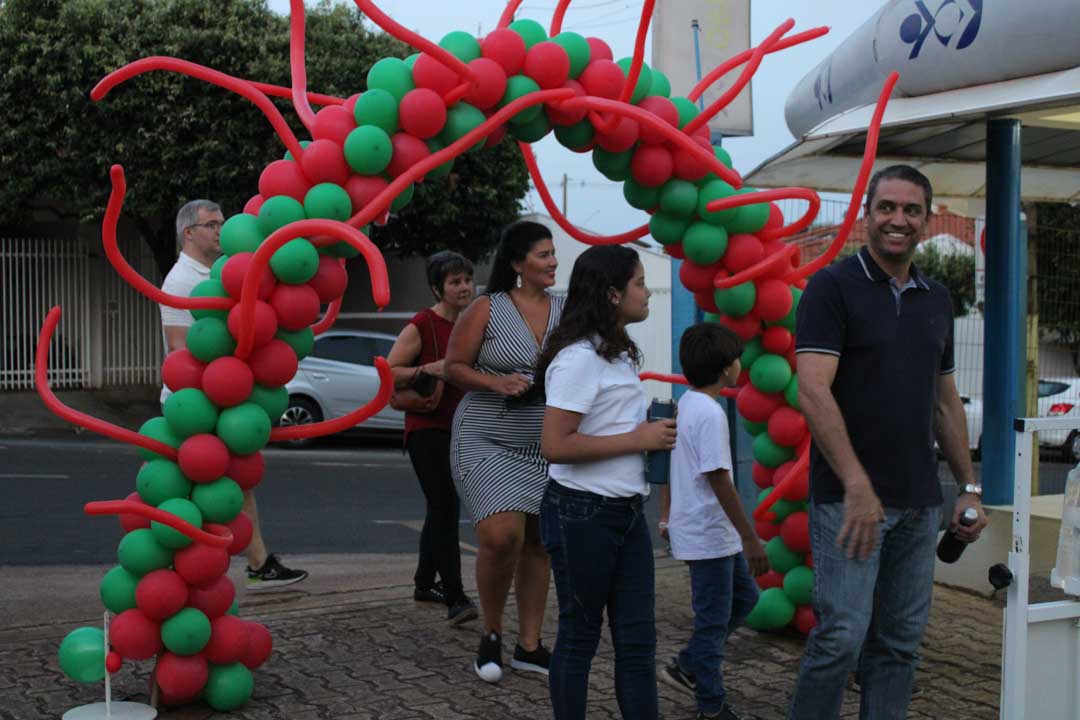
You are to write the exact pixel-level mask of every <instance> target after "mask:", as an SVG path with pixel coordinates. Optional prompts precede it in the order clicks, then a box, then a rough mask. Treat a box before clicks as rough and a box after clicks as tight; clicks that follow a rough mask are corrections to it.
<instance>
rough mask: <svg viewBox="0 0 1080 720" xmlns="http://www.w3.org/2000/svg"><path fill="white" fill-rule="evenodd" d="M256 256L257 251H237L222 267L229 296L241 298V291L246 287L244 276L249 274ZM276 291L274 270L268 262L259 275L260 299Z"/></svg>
mask: <svg viewBox="0 0 1080 720" xmlns="http://www.w3.org/2000/svg"><path fill="white" fill-rule="evenodd" d="M254 258H255V253H249V252H242V253H236V254H235V255H233V256H232V257H230V258H229V259H228V260H226V261H225V266H224V267H222V268H221V284H222V285H224V286H225V292H227V293H229V296H230V297H232V299H233V300H236V301H239V300H240V293H241V292H242V290H243V288H244V277H245V276H246V275H247V271H248V268H249V267H250V266H251V261H252V260H253V259H254ZM273 291H274V272H273V271H272V270H271V269H270V264H269V263H267V265H266V267H265V268H263V271H262V274H261V275H260V276H259V292H258V295H257V297H258V298H259V299H260V300H265V299H267V298H268V297H270V293H272V292H273Z"/></svg>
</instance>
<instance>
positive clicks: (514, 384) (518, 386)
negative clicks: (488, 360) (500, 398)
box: [491, 373, 532, 397]
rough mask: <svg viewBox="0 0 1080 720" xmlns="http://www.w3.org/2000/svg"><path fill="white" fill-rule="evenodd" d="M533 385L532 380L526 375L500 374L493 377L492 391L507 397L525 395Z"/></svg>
mask: <svg viewBox="0 0 1080 720" xmlns="http://www.w3.org/2000/svg"><path fill="white" fill-rule="evenodd" d="M531 386H532V381H531V380H529V378H527V377H525V376H524V375H519V374H517V373H515V374H513V375H499V376H497V377H493V378H491V391H492V392H496V393H499V394H500V395H504V396H506V397H518V396H519V395H523V394H524V393H525V391H526V390H528V389H529V388H530V387H531Z"/></svg>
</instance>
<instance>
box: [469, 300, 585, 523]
mask: <svg viewBox="0 0 1080 720" xmlns="http://www.w3.org/2000/svg"><path fill="white" fill-rule="evenodd" d="M490 301H491V313H490V318H489V320H488V324H487V329H486V330H485V331H484V342H483V344H482V345H481V346H480V352H479V354H478V355H477V358H476V369H477V370H478V371H480V372H482V373H486V374H488V375H511V374H514V373H520V374H522V375H526V376H528V377H530V378H531V377H532V376H533V373H534V372H535V371H536V360H537V356H538V355H539V354H540V348H539V347H537V345H536V338H535V336H534V335H533V333H532V330H530V329H529V325H528V323H526V322H525V319H524V318H523V317H522V316H521V313H520V312H518V309H517V306H515V305H514V301H513V300H511V299H510V296H509V295H508V294H507V293H504V292H498V293H493V294H492V295H491V296H490ZM563 301H564V298H562V297H558V296H555V295H552V296H551V310H550V311H549V313H548V323H547V329H546V330H545V331H544V339H545V340H546V339H547V337H548V335H549V334H551V331H552V330H554V329H555V326H556V325H558V324H559V318H560V317H561V316H562V309H563ZM543 421H544V403H543V402H542V401H536V402H533V403H522V402H521V401H517V400H516V399H514V398H506V397H504V396H502V395H499V394H498V393H491V392H480V391H476V390H474V391H471V392H469V393H467V394H466V395H465V397H464V398H463V399H462V401H461V403H460V404H459V405H458V408H457V412H456V413H455V414H454V427H453V435H452V438H453V439H452V441H451V446H450V462H451V465H452V467H453V470H454V480H455V481H457V483H458V487H459V489H460V492H461V497H462V498H463V499H464V500H465V506H466V507H467V508H468V509H469V512H470V513H471V514H472V518H473V522H474V523H478V522H480V521H481V520H483V519H484V518H486V517H488V516H489V515H493V514H495V513H498V512H523V513H530V514H533V515H535V514H538V513H539V512H540V500H541V498H542V497H543V495H544V488H545V486H546V485H547V480H548V476H547V462H546V461H545V460H544V458H543V456H541V455H540V430H541V427H542V426H543Z"/></svg>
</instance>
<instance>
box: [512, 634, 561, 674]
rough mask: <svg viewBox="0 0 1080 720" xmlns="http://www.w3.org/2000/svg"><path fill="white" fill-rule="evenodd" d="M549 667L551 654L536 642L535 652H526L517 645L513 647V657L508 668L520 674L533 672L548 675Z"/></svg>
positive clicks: (519, 644)
mask: <svg viewBox="0 0 1080 720" xmlns="http://www.w3.org/2000/svg"><path fill="white" fill-rule="evenodd" d="M550 665H551V653H550V652H548V649H547V648H546V647H544V645H543V643H540V642H538V643H537V644H536V649H535V650H526V649H525V648H523V647H521V643H518V644H517V645H516V646H515V647H514V657H513V658H512V659H511V660H510V667H512V668H514V669H515V670H520V671H522V672H534V673H540V674H541V675H547V674H548V667H549V666H550Z"/></svg>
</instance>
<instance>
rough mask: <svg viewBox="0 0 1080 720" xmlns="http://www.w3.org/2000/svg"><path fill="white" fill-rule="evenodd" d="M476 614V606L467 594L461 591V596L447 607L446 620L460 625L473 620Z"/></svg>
mask: <svg viewBox="0 0 1080 720" xmlns="http://www.w3.org/2000/svg"><path fill="white" fill-rule="evenodd" d="M476 615H477V612H476V606H475V605H473V601H472V600H470V599H469V596H468V595H466V594H465V593H461V596H460V597H459V598H458V599H457V600H455V601H454V602H452V603H450V607H448V608H447V610H446V622H448V623H450V624H451V625H460V624H461V623H464V622H468V621H470V620H475V619H476Z"/></svg>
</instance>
